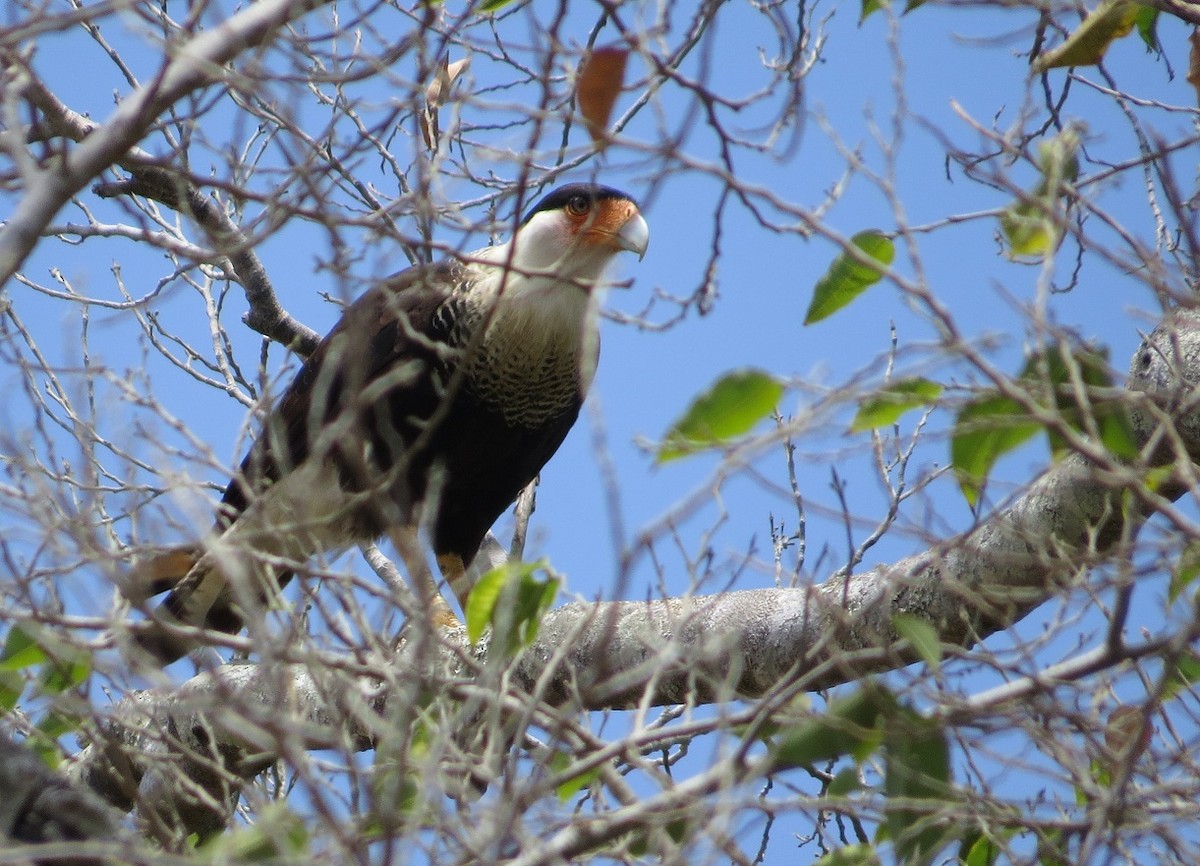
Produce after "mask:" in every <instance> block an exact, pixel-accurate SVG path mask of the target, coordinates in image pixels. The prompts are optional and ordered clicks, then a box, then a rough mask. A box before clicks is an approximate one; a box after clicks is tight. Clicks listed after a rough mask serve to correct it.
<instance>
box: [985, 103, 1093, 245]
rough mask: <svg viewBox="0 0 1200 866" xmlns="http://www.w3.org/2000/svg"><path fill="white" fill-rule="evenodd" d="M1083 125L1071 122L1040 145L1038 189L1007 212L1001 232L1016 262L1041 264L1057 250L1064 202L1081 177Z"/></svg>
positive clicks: (1001, 219) (1002, 219) (1012, 205)
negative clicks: (1080, 156)
mask: <svg viewBox="0 0 1200 866" xmlns="http://www.w3.org/2000/svg"><path fill="white" fill-rule="evenodd" d="M1083 131H1084V126H1083V124H1081V123H1070V124H1067V126H1066V127H1065V128H1064V129H1063V130H1062V132H1060V133H1059V134H1058V135H1056V136H1054V137H1053V138H1051V139H1048V140H1046V141H1043V142H1041V144H1040V145H1039V146H1038V158H1037V166H1038V170H1039V171H1040V172H1041V178H1040V179H1039V180H1038V183H1037V186H1036V187H1035V188H1034V189H1033V190H1031V191H1030V192H1028V193H1027V194H1025V195H1024V196H1021V197H1020V198H1019V199H1017V200H1016V201H1014V202H1013V203H1012V204H1010V205H1009V206H1008V207H1007V208H1005V209H1004V212H1003V213H1002V214H1001V215H1000V229H1001V231H1002V232H1003V234H1004V240H1005V241H1006V242H1007V244H1008V250H1007V253H1008V256H1009V258H1012V259H1014V260H1017V261H1022V260H1030V261H1035V262H1036V261H1040V260H1042V259H1044V258H1045V257H1046V256H1048V255H1050V254H1051V253H1053V252H1054V251H1055V250H1057V249H1058V246H1059V244H1060V243H1061V242H1062V226H1063V222H1064V220H1065V219H1066V213H1065V210H1064V206H1063V201H1064V200H1065V198H1066V195H1067V190H1068V187H1067V186H1066V185H1067V184H1070V183H1073V182H1074V181H1075V179H1076V178H1077V177H1078V176H1079V156H1078V154H1079V145H1080V142H1081V141H1082V138H1083Z"/></svg>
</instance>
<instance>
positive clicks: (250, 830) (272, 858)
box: [200, 801, 308, 863]
mask: <svg viewBox="0 0 1200 866" xmlns="http://www.w3.org/2000/svg"><path fill="white" fill-rule="evenodd" d="M200 850H201V851H202V852H203V853H204V854H205V855H206V856H207V859H208V861H209V862H211V863H279V862H303V861H304V860H305V859H306V858H305V857H304V855H305V854H307V852H308V829H307V827H306V826H305V824H304V821H303V820H302V819H301V817H300V816H299V815H297V814H296V813H295V812H293V811H291V810H290V809H289V808H288V807H287V804H286V803H284V802H282V801H276V802H274V803H269V804H268V805H266V806H265V807H263V808H262V809H261V810H260V811H259V814H258V816H257V818H256V820H255V822H254V823H253V824H251V825H249V826H244V827H239V828H238V829H236V830H231V831H229V832H226V833H221V834H219V835H214V836H213V837H212V839H211V840H210V841H209V842H208V843H207V844H203V845H202V846H201V849H200Z"/></svg>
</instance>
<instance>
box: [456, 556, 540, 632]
mask: <svg viewBox="0 0 1200 866" xmlns="http://www.w3.org/2000/svg"><path fill="white" fill-rule="evenodd" d="M543 569H545V564H544V563H543V562H531V563H530V562H508V563H505V564H504V565H501V566H499V567H498V568H493V569H492V570H491V571H489V572H487V573H486V574H484V575H483V576H482V577H480V578H479V581H478V582H477V583H476V584H475V586H473V587H472V588H471V594H470V595H469V596H468V598H467V610H466V614H467V637H468V638H469V639H470V641H471V642H472V643H475V642H477V641H478V640H479V639H480V638H481V637H483V633H484V632H485V631H486V630H487V629H488V628H491V629H492V642H491V645H492V646H493V647H495V648H496V649H497V650H500V651H503V652H505V653H506V654H509V655H511V654H512V653H514V652H516V651H517V650H519V649H521V648H522V647H524V646H528V645H529V644H531V643H533V641H534V639H535V638H536V637H537V632H538V627H539V626H540V624H541V618H542V614H543V613H545V612H546V611H547V610H548V609H549V608H550V606H551V605H552V604H553V603H554V599H555V598H556V597H557V595H558V580H557V579H556V578H553V577H547V578H545V579H544V580H543V579H539V578H537V577H536V576H535V575H536V573H537V572H538V571H541V570H543Z"/></svg>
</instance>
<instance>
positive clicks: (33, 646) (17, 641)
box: [0, 625, 47, 671]
mask: <svg viewBox="0 0 1200 866" xmlns="http://www.w3.org/2000/svg"><path fill="white" fill-rule="evenodd" d="M46 659H47V656H46V650H45V649H43V648H42V645H41V644H40V643H38V641H37V639H36V638H35V637H34V636H33V634H31V633H30V632H28V631H26V630H25V629H23V628H22V627H21V626H19V625H14V626H13V627H12V628H10V629H9V630H8V634H7V635H6V636H5V638H4V650H3V652H0V671H19V670H23V669H25V668H29V667H33V666H34V665H38V664H41V663H42V662H44V661H46Z"/></svg>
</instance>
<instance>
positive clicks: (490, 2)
mask: <svg viewBox="0 0 1200 866" xmlns="http://www.w3.org/2000/svg"><path fill="white" fill-rule="evenodd" d="M512 2H514V0H483V2H482V3H480V4H479V11H480V12H483V13H486V14H489V15H490V14H491V13H493V12H499V11H500V10H501V9H503V8H504V7H505V6H507V5H508V4H510V3H512Z"/></svg>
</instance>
